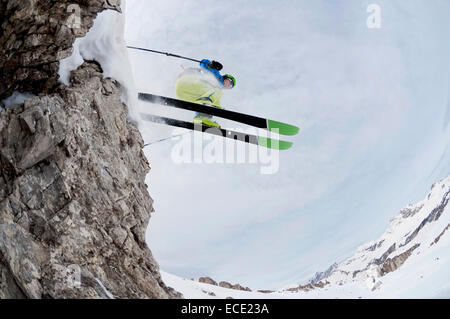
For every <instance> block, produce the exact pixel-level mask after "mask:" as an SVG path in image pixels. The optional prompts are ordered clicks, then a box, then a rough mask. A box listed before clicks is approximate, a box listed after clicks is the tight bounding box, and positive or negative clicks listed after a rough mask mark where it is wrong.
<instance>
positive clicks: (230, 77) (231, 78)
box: [223, 74, 236, 87]
mask: <svg viewBox="0 0 450 319" xmlns="http://www.w3.org/2000/svg"><path fill="white" fill-rule="evenodd" d="M223 79H224V80H225V79H230V80H231V82H233V87H235V86H236V79H235V78H234V76H232V75H230V74H225V75H224V76H223Z"/></svg>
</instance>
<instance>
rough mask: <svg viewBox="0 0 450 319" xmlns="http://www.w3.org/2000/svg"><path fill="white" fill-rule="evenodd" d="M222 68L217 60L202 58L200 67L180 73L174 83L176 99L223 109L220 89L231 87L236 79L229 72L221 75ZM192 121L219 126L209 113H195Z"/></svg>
mask: <svg viewBox="0 0 450 319" xmlns="http://www.w3.org/2000/svg"><path fill="white" fill-rule="evenodd" d="M222 68H223V66H222V64H220V63H219V62H217V61H210V60H207V59H203V60H202V61H201V62H200V68H188V69H186V70H185V71H184V72H183V73H181V74H180V76H179V77H178V80H177V83H176V85H175V93H176V95H177V97H178V99H180V100H183V101H187V102H192V103H198V104H207V105H212V106H215V107H217V108H220V109H223V107H222V106H221V105H220V98H221V97H222V95H223V91H222V89H232V88H233V87H234V86H235V85H236V79H235V78H234V77H233V76H232V75H229V74H225V75H223V76H222V75H221V74H220V70H222ZM193 122H194V123H195V124H202V125H207V126H212V127H220V125H219V124H218V123H217V122H215V121H213V120H212V116H211V115H209V114H203V113H197V115H196V116H195V117H194V120H193Z"/></svg>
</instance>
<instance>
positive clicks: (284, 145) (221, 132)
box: [140, 113, 292, 150]
mask: <svg viewBox="0 0 450 319" xmlns="http://www.w3.org/2000/svg"><path fill="white" fill-rule="evenodd" d="M140 115H141V118H142V119H143V120H146V121H150V122H155V123H160V124H166V125H170V126H175V127H181V128H185V129H188V130H192V131H201V132H202V133H208V134H213V135H217V136H222V137H226V138H229V139H233V140H238V141H242V142H245V143H248V144H254V145H259V146H262V147H266V148H271V149H277V150H287V149H289V148H291V146H292V142H286V141H281V140H276V139H271V138H267V137H262V136H257V135H253V134H247V133H242V132H237V131H232V130H227V129H223V128H218V127H210V126H207V125H202V124H194V123H192V122H186V121H181V120H177V119H171V118H167V117H162V116H157V115H151V114H144V113H141V114H140Z"/></svg>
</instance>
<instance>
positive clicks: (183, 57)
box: [127, 46, 201, 62]
mask: <svg viewBox="0 0 450 319" xmlns="http://www.w3.org/2000/svg"><path fill="white" fill-rule="evenodd" d="M127 48H128V49H133V50H141V51H146V52H153V53H158V54H164V55H167V56H172V57H175V58H180V59H185V60H190V61H194V62H201V61H200V60H196V59H191V58H188V57H185V56H181V55H177V54H172V53H168V52H162V51H156V50H150V49H144V48H138V47H132V46H127Z"/></svg>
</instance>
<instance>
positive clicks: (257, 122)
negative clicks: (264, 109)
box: [139, 93, 299, 135]
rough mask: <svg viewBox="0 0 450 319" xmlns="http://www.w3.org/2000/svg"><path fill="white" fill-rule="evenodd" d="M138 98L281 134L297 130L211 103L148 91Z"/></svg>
mask: <svg viewBox="0 0 450 319" xmlns="http://www.w3.org/2000/svg"><path fill="white" fill-rule="evenodd" d="M139 100H141V101H145V102H150V103H155V104H162V105H166V106H169V107H176V108H179V109H184V110H189V111H194V112H199V113H205V114H209V115H213V116H217V117H221V118H224V119H228V120H232V121H236V122H239V123H243V124H247V125H251V126H254V127H257V128H262V129H266V130H269V131H275V130H276V132H277V133H278V134H282V135H296V134H297V133H298V131H299V128H298V127H296V126H294V125H290V124H286V123H282V122H277V121H274V120H269V119H265V118H262V117H257V116H253V115H248V114H244V113H239V112H234V111H229V110H224V109H219V108H217V107H214V106H211V105H204V104H197V103H191V102H186V101H181V100H177V99H173V98H170V97H165V96H159V95H154V94H149V93H139Z"/></svg>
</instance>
